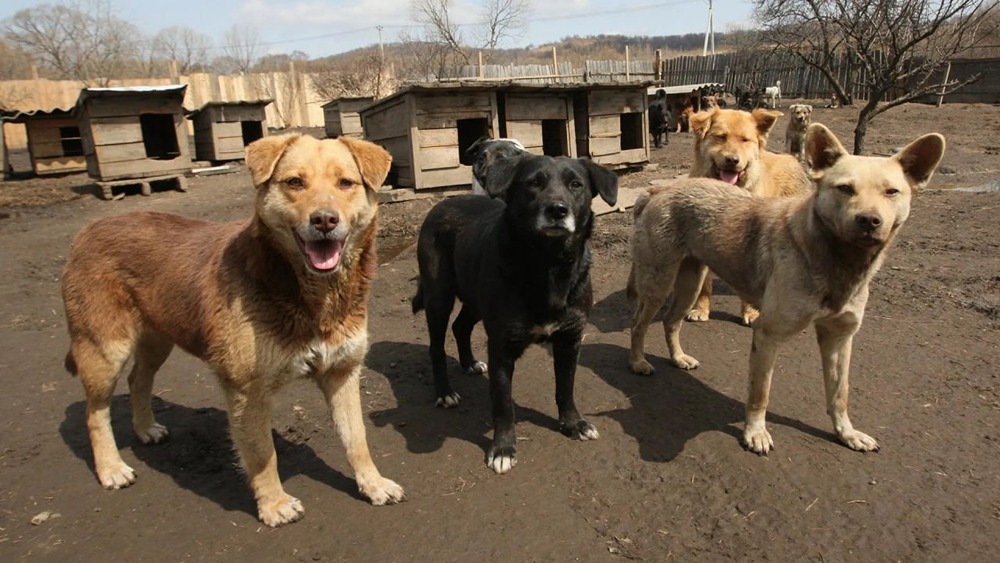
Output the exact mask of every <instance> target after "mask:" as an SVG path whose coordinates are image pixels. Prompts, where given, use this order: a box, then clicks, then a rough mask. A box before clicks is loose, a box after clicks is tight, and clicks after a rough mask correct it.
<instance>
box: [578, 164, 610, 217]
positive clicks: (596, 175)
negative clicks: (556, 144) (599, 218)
mask: <svg viewBox="0 0 1000 563" xmlns="http://www.w3.org/2000/svg"><path fill="white" fill-rule="evenodd" d="M579 161H580V163H582V164H583V167H584V168H586V169H587V175H588V176H590V197H597V196H601V199H603V200H604V202H605V203H607V204H608V205H610V206H611V207H614V206H615V203H617V201H618V175H617V174H615V173H614V172H613V171H611V170H608V169H607V168H605V167H603V166H601V165H600V164H598V163H596V162H594V161H593V160H590V159H589V158H581V159H579Z"/></svg>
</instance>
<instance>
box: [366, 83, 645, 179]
mask: <svg viewBox="0 0 1000 563" xmlns="http://www.w3.org/2000/svg"><path fill="white" fill-rule="evenodd" d="M645 91H646V88H645V85H635V86H632V85H621V84H615V85H598V84H575V85H574V84H522V83H511V82H505V83H481V82H478V83H434V84H412V85H410V86H407V87H406V88H403V89H401V90H399V91H397V92H396V93H395V94H393V95H391V96H389V97H387V98H383V99H381V100H379V101H377V102H375V103H373V104H371V105H369V106H368V107H366V108H364V109H363V110H362V111H361V121H362V125H363V126H364V132H365V138H366V139H368V140H369V141H372V142H375V143H378V144H380V145H382V146H383V147H384V148H385V149H386V150H387V151H389V153H391V154H392V158H393V172H394V176H395V182H394V184H395V185H396V186H398V187H407V188H414V189H418V190H419V189H432V188H443V187H456V186H468V185H469V184H470V183H471V177H472V171H471V166H470V165H471V164H472V163H471V162H468V161H467V158H466V156H465V151H466V150H467V149H468V148H469V146H471V145H472V144H473V143H474V142H476V141H477V140H478V139H479V138H481V137H492V138H499V137H510V138H514V139H517V140H518V141H520V142H521V144H523V145H524V146H525V148H526V149H528V151H530V152H532V153H535V154H546V155H550V156H560V155H563V156H569V157H577V156H587V157H591V158H593V159H594V160H596V161H597V162H600V163H601V164H605V165H607V166H609V167H613V168H614V167H628V166H637V165H644V164H646V163H647V162H649V141H648V133H649V131H648V128H649V127H648V124H646V119H645V112H646V108H647V105H646V97H645Z"/></svg>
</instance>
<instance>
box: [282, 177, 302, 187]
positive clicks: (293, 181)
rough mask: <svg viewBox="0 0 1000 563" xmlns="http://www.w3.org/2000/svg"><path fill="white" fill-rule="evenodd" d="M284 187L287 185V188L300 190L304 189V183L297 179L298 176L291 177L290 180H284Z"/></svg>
mask: <svg viewBox="0 0 1000 563" xmlns="http://www.w3.org/2000/svg"><path fill="white" fill-rule="evenodd" d="M285 185H287V186H288V187H289V188H294V189H296V190H301V189H302V188H304V187H305V182H303V181H302V178H299V177H298V176H292V177H291V178H288V179H287V180H285Z"/></svg>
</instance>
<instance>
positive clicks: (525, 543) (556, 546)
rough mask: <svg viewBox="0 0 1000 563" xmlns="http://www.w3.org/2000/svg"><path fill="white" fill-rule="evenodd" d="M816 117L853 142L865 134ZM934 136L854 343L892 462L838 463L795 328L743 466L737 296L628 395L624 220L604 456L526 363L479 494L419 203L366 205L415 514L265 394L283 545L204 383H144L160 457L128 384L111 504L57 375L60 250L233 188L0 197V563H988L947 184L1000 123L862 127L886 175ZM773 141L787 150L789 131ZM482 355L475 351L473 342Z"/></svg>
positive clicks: (990, 163)
mask: <svg viewBox="0 0 1000 563" xmlns="http://www.w3.org/2000/svg"><path fill="white" fill-rule="evenodd" d="M814 115H815V117H816V120H817V121H822V122H824V123H827V124H828V125H830V126H831V127H832V128H833V129H834V131H835V132H836V133H837V134H838V135H839V136H840V137H841V139H842V140H843V141H844V143H845V144H847V145H848V146H850V144H849V134H850V132H851V130H852V128H853V124H852V123H851V121H852V119H853V112H851V111H850V110H818V111H817V112H816V114H814ZM778 127H779V129H780V130H781V131H782V132H783V128H784V121H780V122H779V125H778ZM930 131H941V132H942V133H944V134H945V135H946V136H947V138H948V143H949V146H948V152H947V154H946V156H945V159H944V163H943V166H942V169H941V171H940V173H939V174H938V175H937V176H936V177H935V178H934V180H933V182H932V184H931V186H930V188H929V189H927V190H925V191H923V192H922V193H919V194H917V196H916V198H915V201H914V203H913V214H912V215H911V219H910V221H909V222H908V223H907V224H906V226H905V227H904V228H903V230H902V232H901V234H900V236H899V238H898V243H897V244H896V246H895V248H894V249H893V251H892V252H891V254H890V258H889V260H888V263H887V265H886V266H885V267H884V269H883V271H882V272H881V273H880V274H879V275H878V276H877V278H876V279H875V281H874V284H873V286H872V289H871V292H872V297H871V300H870V303H869V308H868V316H867V317H866V321H865V325H864V327H863V328H862V330H861V332H860V333H859V334H858V336H857V338H856V339H855V347H854V363H853V366H852V374H851V383H852V385H851V399H852V400H851V414H852V420H853V421H854V423H855V425H856V426H857V427H859V428H860V429H861V430H863V431H866V432H869V433H870V434H872V435H874V436H875V437H876V438H877V439H879V441H880V443H881V445H882V450H881V451H880V452H878V453H875V454H867V455H866V454H860V453H855V452H853V451H850V450H848V449H847V448H845V447H843V446H841V445H839V444H838V443H837V441H836V440H835V438H834V436H833V434H832V433H831V425H830V422H829V420H828V418H827V416H826V414H825V413H824V407H823V389H822V379H821V373H820V364H819V358H818V354H817V352H816V349H815V343H814V338H813V336H812V335H811V334H810V333H803V334H801V335H800V336H799V337H797V338H796V339H794V341H792V342H791V343H790V344H789V345H787V346H786V347H785V348H784V349H783V351H782V353H781V356H780V359H779V362H778V367H777V370H776V373H775V380H774V385H773V389H772V395H771V399H772V400H771V408H770V413H769V417H768V420H769V426H770V429H771V432H772V435H773V436H774V439H775V442H776V448H777V449H776V451H774V452H773V453H772V454H771V455H770V456H768V457H758V456H756V455H752V454H750V453H747V452H746V451H744V450H743V449H742V447H741V446H740V444H739V439H738V437H739V435H740V432H741V429H742V422H741V420H742V412H743V400H744V395H745V388H746V368H747V354H748V350H749V342H750V331H749V330H748V329H746V328H743V327H742V326H740V325H739V324H737V322H736V316H735V314H736V313H737V312H738V309H739V304H738V300H737V299H736V298H735V297H733V296H731V295H725V293H726V292H725V291H724V288H720V290H722V291H721V293H723V295H720V297H719V298H718V299H716V300H715V302H714V309H715V312H714V315H713V320H712V321H710V322H708V323H701V324H688V325H686V327H685V329H684V338H685V342H686V347H685V348H686V350H687V351H688V352H689V353H691V354H692V355H694V356H696V357H698V358H700V359H701V360H702V364H701V367H700V368H699V369H698V370H696V371H693V372H685V371H681V370H678V369H673V368H671V367H670V365H669V364H668V362H667V361H666V360H665V346H664V343H663V339H662V338H663V336H662V328H661V327H660V326H659V325H654V327H653V328H651V330H650V336H649V343H648V345H647V350H648V352H650V355H651V361H652V362H653V364H654V366H655V367H656V369H657V373H656V374H655V375H654V376H653V377H651V378H640V377H637V376H635V375H633V374H631V373H630V372H629V371H628V368H627V366H626V358H627V347H628V323H629V317H630V313H631V309H630V307H629V305H628V303H627V302H626V300H625V297H624V292H623V287H624V285H625V279H626V276H627V272H628V260H629V258H628V248H627V240H628V233H629V229H630V224H631V216H630V214H628V213H619V214H611V215H605V216H602V217H600V218H599V219H598V222H597V228H596V231H595V233H594V240H593V247H594V252H595V265H594V268H593V278H594V283H595V287H596V296H595V298H596V306H595V310H594V313H593V316H592V318H591V324H590V326H589V327H588V329H587V331H586V336H585V340H584V345H583V349H582V353H581V357H580V369H579V372H578V374H577V387H576V397H577V404H578V405H579V407H580V408H581V411H582V412H584V413H585V415H586V416H588V417H589V418H590V420H591V421H592V422H594V423H595V424H596V425H597V427H598V429H599V430H600V432H601V439H600V440H598V441H596V442H575V441H571V440H569V439H568V438H566V437H564V436H563V435H562V434H560V433H559V432H558V431H557V420H556V418H555V417H556V408H555V402H554V396H553V395H554V385H553V376H552V369H551V360H550V357H549V354H548V352H547V350H546V349H545V348H542V347H533V348H531V349H529V351H528V352H527V354H526V355H525V357H524V358H523V359H522V360H521V361H520V362H519V363H518V369H517V377H516V381H515V384H514V396H515V400H516V401H517V404H518V411H517V413H518V417H519V418H518V425H517V430H518V434H519V437H520V443H519V450H518V461H519V463H518V465H517V467H516V468H515V469H514V470H513V471H512V472H511V473H509V474H507V475H503V476H497V475H494V474H493V473H492V472H491V471H490V470H488V469H487V468H486V466H485V465H484V462H483V456H484V451H485V448H486V446H487V444H488V442H489V438H490V436H491V430H490V425H489V420H490V416H489V413H488V400H487V395H488V390H487V381H486V379H485V378H466V377H463V376H459V375H457V363H455V362H453V366H452V367H453V369H455V371H456V375H455V376H454V383H455V387H456V390H457V391H458V392H459V393H460V394H461V395H462V397H463V398H464V399H465V400H464V402H463V403H462V405H461V407H460V408H458V409H455V410H447V411H446V410H442V409H436V408H434V406H433V391H432V388H431V385H430V381H429V362H428V359H427V348H426V344H427V337H426V330H425V327H424V324H423V319H422V318H421V317H414V316H412V315H411V314H410V311H409V303H408V298H409V296H410V295H411V293H412V292H413V289H414V282H413V276H414V274H415V272H416V260H415V258H414V254H413V251H412V248H411V243H412V237H413V235H414V234H415V232H416V229H417V228H418V226H419V223H420V221H421V219H422V216H423V214H424V213H425V212H426V210H427V209H428V208H429V207H430V205H432V204H433V200H422V201H414V202H407V203H397V204H391V205H384V206H383V207H382V210H381V224H382V234H383V238H382V242H381V244H382V249H383V253H382V262H383V265H382V266H381V267H380V270H379V278H378V281H377V283H376V284H375V287H374V290H373V292H372V296H371V304H370V306H371V313H372V314H371V325H370V330H371V338H370V340H371V352H370V354H369V357H368V362H367V365H368V367H367V369H366V370H365V372H364V381H363V385H364V387H363V391H362V392H363V397H362V399H363V404H364V409H365V415H366V423H367V427H368V438H369V443H370V445H371V449H372V453H373V455H374V457H375V459H376V463H377V464H378V466H379V468H380V469H381V471H382V472H383V473H384V474H385V475H386V476H388V477H391V478H393V479H395V480H397V481H398V482H399V483H401V484H402V485H403V486H404V487H405V488H406V491H407V494H408V501H407V502H405V503H403V504H401V505H398V506H388V507H372V506H370V505H368V504H367V503H366V502H364V501H363V500H361V499H360V497H359V495H358V493H357V492H356V487H355V484H354V482H353V480H352V479H351V475H350V471H349V468H348V466H347V463H346V460H345V458H344V453H343V449H342V447H341V446H340V444H339V441H338V440H337V438H336V436H335V434H334V432H333V428H332V424H331V422H330V420H329V415H328V412H327V410H326V407H325V405H324V403H323V401H322V399H321V397H320V394H319V392H318V391H317V390H316V389H315V388H314V387H313V386H311V385H309V384H306V383H304V382H300V383H296V384H292V385H290V386H289V387H287V388H285V389H284V390H283V391H282V392H281V393H280V394H279V395H278V398H277V403H276V408H275V417H274V430H275V432H274V438H275V443H276V446H277V450H278V456H279V469H280V472H281V475H282V478H283V479H284V483H285V486H286V488H287V490H288V492H289V493H290V494H292V495H295V496H297V497H299V498H300V499H302V500H303V502H304V503H305V506H306V517H305V519H304V520H302V521H300V522H298V523H295V524H292V525H289V526H286V527H283V528H280V529H268V528H265V527H263V526H262V525H261V524H260V523H259V522H258V521H257V519H256V515H255V506H254V502H253V499H252V497H251V494H250V492H249V489H248V488H247V486H246V485H245V484H244V481H243V477H242V475H241V474H240V472H239V471H238V469H237V467H236V465H235V457H234V455H233V454H232V449H231V444H230V442H229V438H228V434H227V423H226V415H225V412H224V410H223V409H224V406H223V400H222V396H221V393H219V392H218V391H217V387H216V385H215V382H214V380H213V376H212V374H211V373H209V372H208V371H207V369H206V368H205V366H204V365H203V364H201V363H200V362H199V361H197V360H195V359H193V358H191V357H190V356H187V355H186V354H184V353H182V352H180V351H175V352H174V354H173V356H172V357H171V358H170V359H169V360H168V361H167V363H166V365H165V366H164V367H163V368H162V370H161V371H160V373H159V375H158V378H157V383H156V387H155V393H156V399H155V410H156V412H157V417H158V419H159V421H160V422H162V423H164V424H165V425H166V426H167V427H168V428H170V430H171V435H170V439H169V440H168V441H167V442H166V443H164V444H162V445H158V446H143V445H141V444H139V443H138V442H137V440H136V439H135V438H134V435H133V434H132V431H131V426H130V422H129V420H130V419H129V412H128V411H129V409H128V399H127V396H126V393H127V385H125V384H124V382H122V384H121V385H119V389H118V393H119V394H118V395H117V396H116V400H115V402H114V419H113V420H114V429H115V433H116V435H117V437H118V440H119V446H120V447H121V448H122V449H123V456H124V458H125V461H126V462H127V463H128V464H129V465H131V466H132V467H134V468H135V469H136V470H137V471H138V473H139V480H138V482H137V483H136V484H135V485H134V486H132V487H131V488H129V489H125V490H121V491H114V492H109V491H105V490H103V489H101V487H100V486H99V485H98V483H97V481H96V479H95V477H94V474H93V471H92V461H91V454H90V448H89V443H88V438H87V433H86V428H85V424H84V418H83V415H84V403H83V391H82V389H81V386H80V383H79V381H77V380H75V379H74V378H72V377H70V376H69V375H67V374H66V372H65V371H64V370H63V367H62V363H63V362H62V360H63V355H64V354H65V352H66V348H67V336H66V331H65V322H64V320H63V314H62V304H61V300H60V296H59V278H60V273H61V268H62V266H63V264H64V261H65V256H66V252H67V249H68V246H69V242H70V239H71V237H72V236H73V234H74V233H75V232H76V231H78V230H79V229H80V228H81V227H82V226H83V225H84V224H86V223H87V222H88V221H91V220H93V219H96V218H98V217H104V216H108V215H112V214H118V213H123V212H126V211H133V210H158V211H171V212H178V213H182V214H185V215H189V216H194V217H201V218H206V219H213V220H230V219H238V218H242V217H246V216H248V214H249V213H250V211H251V208H252V195H253V192H252V189H251V187H250V185H249V177H248V175H247V174H246V172H245V170H244V169H242V168H240V169H239V172H237V173H234V174H230V175H224V176H211V177H204V178H195V179H193V180H191V181H190V191H189V192H188V193H177V192H160V193H154V194H153V196H152V197H141V196H138V195H129V196H127V197H125V198H124V199H122V200H120V201H113V202H107V201H100V200H98V199H96V198H95V197H94V196H93V194H92V192H91V191H90V190H89V188H88V187H87V184H88V181H87V179H86V178H85V177H83V176H80V175H74V176H67V177H63V178H58V179H48V180H40V179H20V180H14V181H9V182H5V183H2V184H0V272H2V273H3V275H2V277H0V381H2V390H0V560H5V561H10V560H14V559H22V558H25V559H34V560H43V561H46V560H47V561H69V560H76V561H95V560H102V559H106V558H108V557H109V556H115V557H116V559H118V560H122V561H136V560H149V561H179V560H208V561H223V560H235V559H237V558H238V559H241V560H248V561H300V560H302V561H320V560H322V561H338V560H345V561H348V560H354V561H357V560H367V561H403V560H414V561H486V560H496V561H571V560H583V561H606V560H616V559H634V560H647V561H664V560H671V559H673V560H678V561H692V560H707V561H712V560H726V559H739V560H764V559H766V560H775V561H789V560H795V561H802V560H807V561H850V560H860V561H890V560H891V561H955V560H963V559H964V560H970V561H983V560H995V559H996V557H997V550H998V548H1000V539H998V538H1000V380H998V373H1000V237H998V235H1000V232H998V225H1000V194H998V193H965V192H956V191H952V190H951V188H956V187H965V186H977V185H983V184H986V183H988V182H990V181H997V180H1000V140H998V138H997V132H998V131H1000V107H996V106H980V105H946V106H945V107H943V108H941V109H935V108H933V107H927V106H906V107H903V108H899V109H896V110H893V111H892V112H890V113H889V114H887V115H886V116H884V117H883V118H881V119H880V120H879V121H878V122H877V124H876V126H875V128H874V130H873V131H872V132H871V133H870V135H869V139H868V147H869V149H870V151H871V152H873V153H875V154H888V153H889V152H890V151H891V150H892V149H893V148H894V147H900V146H903V145H904V144H906V143H907V142H908V141H909V140H911V139H913V138H914V137H916V136H917V135H919V134H922V133H925V132H930ZM775 137H776V138H775V140H774V141H772V146H774V147H776V148H779V149H780V147H781V145H782V142H781V138H782V137H783V134H779V135H776V136H775ZM691 145H692V141H691V138H690V136H689V135H672V136H671V142H670V145H669V146H668V147H667V148H664V149H660V150H657V151H654V153H653V160H654V162H656V163H658V164H659V168H658V170H655V171H644V172H641V173H634V174H630V175H626V176H624V177H623V178H622V185H623V187H624V188H626V189H627V188H641V187H643V186H645V185H646V184H647V183H648V181H649V180H651V179H655V178H661V177H671V176H673V175H675V174H677V173H679V172H684V171H685V170H686V168H687V166H688V164H689V162H690V155H691V150H692V148H691ZM122 236H123V237H127V236H128V235H127V233H122ZM474 338H475V340H474V343H475V346H476V350H477V352H478V353H479V354H480V355H481V356H485V351H484V348H485V347H484V336H483V333H482V331H481V328H480V329H477V331H476V333H475V337H474ZM449 353H450V354H451V355H452V357H454V345H453V342H451V341H450V340H449ZM44 513H48V514H49V518H48V519H47V520H45V521H41V522H38V523H37V525H35V524H33V523H32V518H34V517H36V516H38V515H41V514H44Z"/></svg>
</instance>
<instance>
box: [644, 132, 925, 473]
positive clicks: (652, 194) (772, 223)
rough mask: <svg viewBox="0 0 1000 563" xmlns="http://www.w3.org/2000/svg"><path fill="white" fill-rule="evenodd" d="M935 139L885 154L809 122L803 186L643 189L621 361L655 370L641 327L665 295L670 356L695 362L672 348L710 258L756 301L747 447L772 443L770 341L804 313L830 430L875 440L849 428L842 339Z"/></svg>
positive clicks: (773, 349) (853, 444) (792, 331)
mask: <svg viewBox="0 0 1000 563" xmlns="http://www.w3.org/2000/svg"><path fill="white" fill-rule="evenodd" d="M944 148H945V141H944V137H942V136H941V135H939V134H937V133H932V134H929V135H924V136H922V137H920V138H918V139H916V140H915V141H913V142H912V143H910V144H909V145H907V146H906V147H905V148H904V149H903V150H902V151H900V152H899V153H897V154H896V155H895V156H892V157H890V158H880V157H863V156H853V155H851V154H848V152H847V151H846V150H845V149H844V147H843V145H841V144H840V142H839V141H838V140H837V138H836V137H834V135H833V133H831V132H830V131H829V129H827V128H826V127H824V126H823V125H821V124H818V123H815V124H813V125H811V126H810V127H809V129H808V132H807V134H806V149H805V150H806V157H807V159H808V161H809V166H810V168H811V169H812V170H813V178H814V181H815V183H816V190H815V192H814V193H812V194H811V195H803V196H799V197H794V198H793V197H789V198H757V197H753V196H752V195H751V194H750V193H748V192H746V191H743V190H736V189H733V187H732V186H730V185H727V184H725V183H722V182H719V181H716V180H710V179H703V178H691V179H687V180H681V181H678V182H676V183H674V184H672V185H669V186H664V187H662V188H653V189H650V190H649V192H648V193H647V194H644V195H643V196H641V197H640V199H639V201H637V202H636V205H635V211H634V213H635V229H634V233H633V236H632V260H633V262H632V271H631V275H630V276H629V284H628V295H629V296H630V298H632V299H634V300H635V301H636V310H635V316H634V317H633V319H632V349H631V353H630V356H629V367H630V368H631V369H632V371H634V372H636V373H638V374H642V375H649V374H651V373H653V366H652V365H650V363H649V362H648V361H647V360H646V359H645V354H644V352H643V348H644V343H645V337H646V330H647V328H648V326H649V323H650V321H652V319H653V316H654V315H655V314H656V311H657V309H659V308H660V306H661V304H663V302H664V301H665V300H666V298H667V296H668V295H670V294H673V301H672V302H671V304H670V306H669V308H668V310H667V313H666V314H665V316H664V318H663V326H664V329H665V332H666V340H667V348H668V351H669V354H670V361H671V362H672V363H673V364H674V365H676V366H677V367H679V368H681V369H686V370H690V369H694V368H696V367H698V364H699V362H698V360H696V359H695V358H693V357H691V356H689V355H687V354H685V353H684V350H683V349H682V348H681V344H680V330H681V326H682V325H683V319H684V315H685V313H686V312H687V311H688V309H689V308H690V307H691V305H692V304H693V303H694V302H695V299H696V298H697V297H698V288H699V287H701V285H702V282H703V281H704V279H705V276H706V273H707V270H708V269H709V268H711V269H712V271H714V272H715V273H716V274H717V275H719V277H721V278H722V279H723V280H725V281H726V283H727V284H729V285H730V286H731V287H732V288H733V289H735V290H736V291H737V292H738V293H739V295H740V296H741V297H742V298H743V299H745V300H746V301H748V302H750V303H753V304H754V305H756V306H758V307H759V308H760V317H759V318H757V320H756V322H755V323H754V325H753V344H752V346H751V348H750V386H749V397H748V399H747V403H746V427H745V429H744V432H743V441H744V443H745V445H746V446H747V448H748V449H750V450H751V451H753V452H756V453H758V454H766V453H767V452H768V451H769V450H771V449H772V448H773V441H772V439H771V435H770V433H769V432H768V431H767V428H766V426H765V414H766V410H767V404H768V394H769V390H770V383H771V375H772V373H773V370H774V364H775V359H776V357H777V352H778V347H779V346H780V344H782V343H783V342H785V341H787V340H788V339H790V338H791V337H793V336H795V335H796V334H798V333H800V332H801V331H802V330H804V329H806V328H807V327H808V326H809V325H810V324H812V325H814V326H815V329H816V336H817V339H818V341H819V349H820V356H821V358H822V362H823V377H824V384H825V385H824V387H825V389H826V406H827V413H828V414H829V416H830V418H831V420H832V422H833V428H834V431H835V432H836V434H837V437H838V438H839V439H840V441H841V442H843V443H844V444H846V445H847V446H848V447H849V448H851V449H854V450H858V451H873V450H877V449H878V442H876V441H875V439H873V438H872V437H871V436H868V435H867V434H864V433H862V432H860V431H858V430H855V429H854V427H853V425H852V424H851V421H850V419H849V418H848V415H847V402H848V390H849V386H848V372H849V367H850V358H851V342H852V338H853V336H854V334H855V333H856V332H857V331H858V328H859V327H860V326H861V320H862V318H863V317H864V313H865V304H866V302H867V301H868V283H869V281H870V280H871V278H872V276H874V275H875V273H876V271H877V270H878V269H879V267H880V266H881V264H882V261H883V260H884V259H885V256H886V251H887V249H888V247H889V246H890V245H891V244H892V241H893V239H894V238H895V236H896V234H897V232H898V231H899V228H900V227H901V226H902V225H903V223H904V222H905V221H906V219H907V217H908V216H909V213H910V199H911V196H912V193H913V191H914V190H917V189H920V188H922V187H924V186H925V185H927V183H928V182H929V181H930V179H931V176H932V175H933V173H934V171H935V169H936V168H937V166H938V163H939V162H940V161H941V157H942V155H943V153H944Z"/></svg>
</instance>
